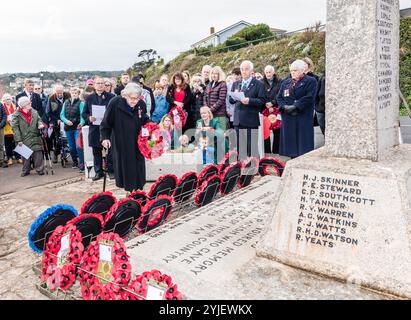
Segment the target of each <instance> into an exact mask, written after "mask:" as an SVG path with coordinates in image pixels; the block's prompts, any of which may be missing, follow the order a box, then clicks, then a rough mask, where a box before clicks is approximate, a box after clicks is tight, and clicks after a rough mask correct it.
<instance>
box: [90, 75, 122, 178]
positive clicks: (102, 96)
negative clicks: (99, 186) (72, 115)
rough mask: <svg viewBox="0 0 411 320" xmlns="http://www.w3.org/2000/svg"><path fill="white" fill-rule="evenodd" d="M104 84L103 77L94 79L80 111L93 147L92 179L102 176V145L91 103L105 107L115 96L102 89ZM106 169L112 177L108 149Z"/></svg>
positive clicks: (98, 125)
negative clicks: (93, 90)
mask: <svg viewBox="0 0 411 320" xmlns="http://www.w3.org/2000/svg"><path fill="white" fill-rule="evenodd" d="M104 85H105V81H104V79H103V78H101V77H96V78H95V79H94V87H95V92H94V93H92V94H90V95H89V96H88V97H87V98H86V102H85V105H84V110H83V113H82V117H83V119H84V121H85V123H86V125H88V126H89V134H88V139H89V140H88V141H89V146H90V147H91V148H92V149H93V158H94V172H95V173H96V175H95V176H94V178H93V181H97V180H100V179H101V178H103V177H104V173H103V147H102V146H101V141H100V124H98V122H97V119H96V117H95V116H93V105H96V106H105V107H107V106H108V104H109V102H110V100H111V99H113V98H114V97H115V95H114V94H112V93H107V92H105V91H104V89H105V88H104ZM107 171H108V174H109V176H110V179H114V169H113V161H112V155H111V152H110V151H109V153H108V155H107Z"/></svg>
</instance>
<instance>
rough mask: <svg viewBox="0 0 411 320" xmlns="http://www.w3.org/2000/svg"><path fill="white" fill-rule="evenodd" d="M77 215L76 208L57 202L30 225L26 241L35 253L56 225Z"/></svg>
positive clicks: (44, 243)
mask: <svg viewBox="0 0 411 320" xmlns="http://www.w3.org/2000/svg"><path fill="white" fill-rule="evenodd" d="M76 216H77V210H76V209H74V208H73V207H72V206H69V205H66V204H58V205H56V206H53V207H50V208H48V209H47V210H45V211H44V212H43V213H42V214H40V216H39V217H38V218H37V219H36V220H35V221H34V222H33V223H32V225H31V226H30V231H29V234H28V241H29V245H30V248H31V249H33V251H34V252H36V253H43V249H44V247H45V245H46V243H47V242H48V240H49V238H50V236H51V235H52V233H53V232H54V230H56V228H57V227H58V226H64V225H65V224H66V223H67V222H68V221H70V220H71V219H73V218H75V217H76Z"/></svg>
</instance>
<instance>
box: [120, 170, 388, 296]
mask: <svg viewBox="0 0 411 320" xmlns="http://www.w3.org/2000/svg"><path fill="white" fill-rule="evenodd" d="M279 185H280V178H277V177H265V178H262V179H261V180H260V181H258V182H255V183H253V184H252V185H251V186H249V187H247V188H245V189H242V190H239V191H237V192H235V193H233V194H230V195H228V196H226V197H223V198H220V199H219V200H217V201H215V202H214V203H211V204H210V205H208V206H206V207H203V208H200V209H198V210H195V211H193V212H191V213H189V214H187V215H185V216H182V217H180V218H177V219H175V220H173V221H171V222H169V223H167V224H165V225H163V226H162V227H160V228H159V229H156V230H153V231H151V232H149V233H147V234H145V235H143V236H140V237H138V238H135V239H133V240H131V241H128V242H127V243H126V246H127V253H128V254H129V255H130V257H131V258H130V262H131V264H132V269H133V271H134V272H135V273H142V272H144V271H147V270H152V269H157V270H160V271H161V272H163V273H166V274H168V275H170V276H171V277H172V278H173V281H175V283H177V284H178V287H179V290H180V291H181V292H182V293H183V294H184V296H185V297H186V298H187V299H194V300H197V299H205V300H253V299H385V298H386V297H385V296H381V295H378V294H375V293H373V292H369V291H366V290H363V289H362V288H360V287H359V286H357V285H347V284H345V283H340V282H337V281H335V280H332V279H328V278H325V277H321V276H318V275H314V274H311V273H309V272H305V271H302V270H299V269H296V268H292V267H289V266H286V265H284V264H281V263H278V262H276V261H272V260H269V259H264V258H258V257H256V249H255V247H256V244H257V242H258V241H259V239H260V238H261V235H262V232H263V230H264V227H265V225H266V223H267V218H268V216H269V215H270V214H271V212H272V197H273V194H275V192H276V189H277V188H278V186H279Z"/></svg>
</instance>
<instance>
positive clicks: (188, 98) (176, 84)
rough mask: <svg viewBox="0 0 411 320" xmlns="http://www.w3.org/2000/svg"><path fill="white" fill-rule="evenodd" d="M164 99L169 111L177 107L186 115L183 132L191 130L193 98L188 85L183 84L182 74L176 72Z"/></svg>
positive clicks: (193, 124) (192, 125) (192, 123)
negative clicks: (168, 105)
mask: <svg viewBox="0 0 411 320" xmlns="http://www.w3.org/2000/svg"><path fill="white" fill-rule="evenodd" d="M166 98H167V102H168V103H169V104H170V110H171V109H173V108H174V107H175V106H178V107H181V108H182V109H183V110H184V111H185V112H186V113H187V122H186V124H185V126H184V128H183V132H185V131H186V130H188V129H193V128H194V127H195V123H194V121H193V119H194V116H193V109H192V103H193V98H192V94H191V89H190V85H189V84H188V83H186V82H185V80H184V76H183V75H182V73H180V72H177V73H175V74H174V75H173V77H172V78H171V85H170V86H169V87H168V89H167V96H166Z"/></svg>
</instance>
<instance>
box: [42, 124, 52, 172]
mask: <svg viewBox="0 0 411 320" xmlns="http://www.w3.org/2000/svg"><path fill="white" fill-rule="evenodd" d="M44 130H45V132H47V128H45V129H44ZM41 137H42V139H43V144H44V148H45V149H46V153H47V157H48V158H49V167H50V171H51V175H52V176H53V175H54V171H53V164H52V163H51V154H50V153H49V147H48V145H47V140H46V139H45V138H44V135H42V136H41ZM46 172H47V175H48V171H47V169H46Z"/></svg>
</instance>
